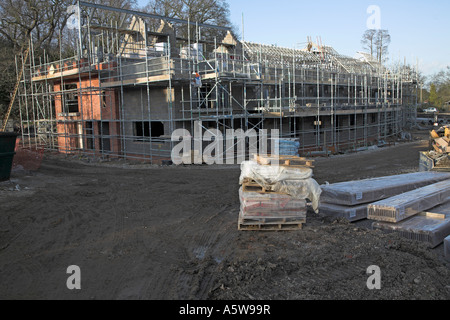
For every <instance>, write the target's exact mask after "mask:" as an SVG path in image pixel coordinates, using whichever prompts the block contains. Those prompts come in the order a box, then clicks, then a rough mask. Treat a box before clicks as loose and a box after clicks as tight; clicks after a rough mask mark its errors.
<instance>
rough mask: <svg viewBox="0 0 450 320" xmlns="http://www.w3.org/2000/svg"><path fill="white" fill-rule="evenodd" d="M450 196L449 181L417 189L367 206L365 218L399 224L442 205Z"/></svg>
mask: <svg viewBox="0 0 450 320" xmlns="http://www.w3.org/2000/svg"><path fill="white" fill-rule="evenodd" d="M449 196H450V180H444V181H441V182H438V183H434V184H432V185H429V186H425V187H422V188H418V189H416V190H412V191H409V192H405V193H402V194H399V195H397V196H394V197H391V198H388V199H384V200H381V201H377V202H374V203H371V204H369V205H368V210H367V217H368V218H369V219H372V220H377V221H387V222H399V221H402V220H404V219H407V218H409V217H411V216H414V215H416V214H418V213H420V212H422V211H426V210H428V209H430V208H433V207H435V206H437V205H439V204H442V203H444V202H445V201H446V200H447V198H448V197H449Z"/></svg>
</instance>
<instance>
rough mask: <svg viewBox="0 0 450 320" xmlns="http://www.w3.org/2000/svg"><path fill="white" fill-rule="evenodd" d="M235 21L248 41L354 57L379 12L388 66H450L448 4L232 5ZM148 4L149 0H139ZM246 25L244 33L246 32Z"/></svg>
mask: <svg viewBox="0 0 450 320" xmlns="http://www.w3.org/2000/svg"><path fill="white" fill-rule="evenodd" d="M227 2H228V4H229V7H230V18H231V22H232V23H233V24H234V25H235V26H236V29H237V30H238V32H239V33H240V35H241V37H242V29H244V33H243V37H244V40H246V41H251V42H257V43H263V44H276V45H278V46H280V47H286V48H294V47H295V48H303V47H304V46H305V43H306V41H307V37H308V36H310V37H311V38H312V40H313V41H317V39H320V40H321V43H322V44H323V45H328V46H332V47H333V48H334V49H335V50H336V51H338V52H339V53H341V54H344V55H347V56H350V57H354V56H355V55H356V53H357V51H362V45H361V38H362V35H363V34H364V32H365V31H366V30H367V29H368V21H369V22H371V21H376V20H373V18H374V17H376V16H374V12H373V11H370V12H367V10H368V8H369V7H370V6H372V5H374V6H377V7H378V8H379V22H380V25H379V27H380V28H381V29H387V30H388V31H389V33H390V35H391V44H390V45H389V62H388V63H394V62H398V61H401V62H404V61H406V62H407V63H408V64H412V65H414V66H416V65H418V67H419V70H420V71H421V72H422V73H423V74H424V75H426V76H429V75H432V74H434V73H436V72H438V71H441V70H444V69H445V68H446V67H447V66H450V19H449V18H448V17H449V13H450V1H448V0H427V1H424V0H420V1H419V0H389V1H385V0H369V1H367V0H339V1H336V0H306V1H298V0H297V1H288V0H271V1H269V0H227ZM138 3H139V4H143V3H144V4H145V3H146V1H145V0H139V1H138ZM242 24H243V26H244V28H242Z"/></svg>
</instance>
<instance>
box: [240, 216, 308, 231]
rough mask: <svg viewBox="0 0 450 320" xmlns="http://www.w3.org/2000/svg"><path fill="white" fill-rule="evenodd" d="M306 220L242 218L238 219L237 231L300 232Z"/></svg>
mask: <svg viewBox="0 0 450 320" xmlns="http://www.w3.org/2000/svg"><path fill="white" fill-rule="evenodd" d="M305 223H306V218H260V219H256V218H251V219H248V218H243V217H242V216H240V217H239V221H238V230H245V231H290V230H301V229H302V227H303V224H305Z"/></svg>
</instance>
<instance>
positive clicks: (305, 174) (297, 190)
mask: <svg viewBox="0 0 450 320" xmlns="http://www.w3.org/2000/svg"><path fill="white" fill-rule="evenodd" d="M257 159H258V161H259V162H258V161H245V162H243V163H242V164H241V176H240V178H239V184H240V185H241V187H240V189H239V199H240V203H241V206H240V212H239V230H297V229H301V228H302V225H303V224H304V223H306V213H307V209H308V207H307V200H309V201H310V202H311V204H312V207H313V209H314V210H317V207H318V200H319V198H320V192H321V190H320V186H319V185H318V184H317V182H316V181H315V180H314V179H313V178H312V169H311V168H310V167H309V166H307V165H304V166H303V165H290V162H289V163H288V164H287V163H286V162H283V163H282V164H280V165H272V163H271V162H270V161H269V160H273V157H257ZM266 160H267V161H266ZM278 160H280V159H277V163H280V162H279V161H278ZM284 160H285V159H284V158H283V161H284ZM293 160H298V161H300V159H297V158H295V159H294V158H290V160H289V161H293ZM301 161H303V162H305V163H306V162H308V161H304V159H302V160H301Z"/></svg>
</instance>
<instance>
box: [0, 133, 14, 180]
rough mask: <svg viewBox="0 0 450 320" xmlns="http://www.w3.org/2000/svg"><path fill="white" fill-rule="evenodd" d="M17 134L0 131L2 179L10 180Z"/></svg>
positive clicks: (0, 174)
mask: <svg viewBox="0 0 450 320" xmlns="http://www.w3.org/2000/svg"><path fill="white" fill-rule="evenodd" d="M17 136H18V134H17V133H13V132H0V181H5V180H9V177H10V176H11V168H12V164H13V159H14V155H15V154H16V153H15V152H14V150H15V148H16V139H17Z"/></svg>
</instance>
